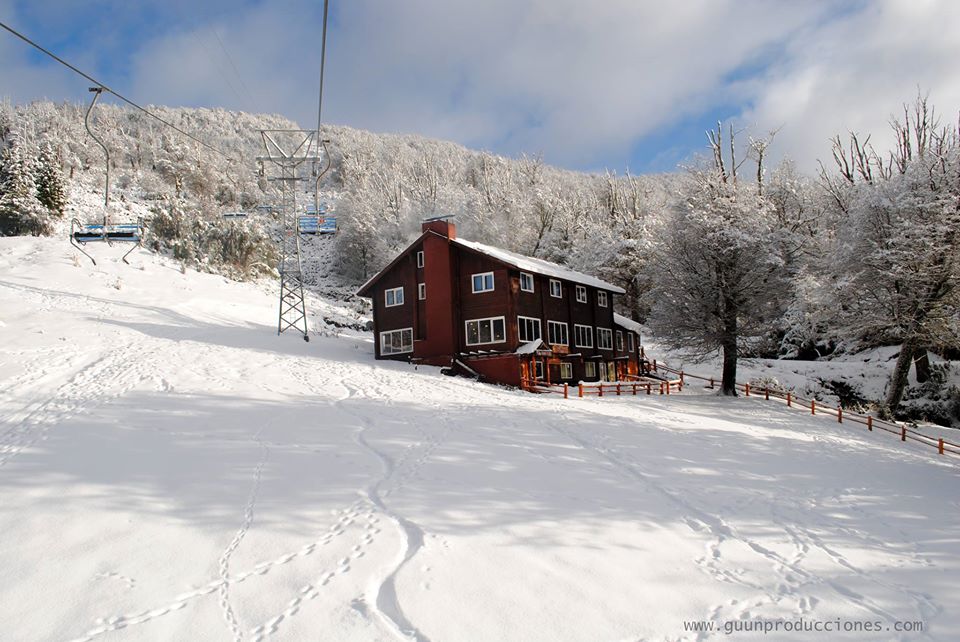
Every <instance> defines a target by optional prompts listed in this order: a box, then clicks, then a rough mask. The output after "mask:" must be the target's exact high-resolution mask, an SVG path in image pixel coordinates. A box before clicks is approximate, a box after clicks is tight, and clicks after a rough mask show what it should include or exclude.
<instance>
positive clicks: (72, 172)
mask: <svg viewBox="0 0 960 642" xmlns="http://www.w3.org/2000/svg"><path fill="white" fill-rule="evenodd" d="M85 108H86V107H85V106H84V105H77V104H68V103H62V104H54V103H50V102H35V103H31V104H27V105H11V104H9V103H5V104H2V105H0V144H2V147H3V150H2V153H0V233H2V234H42V233H49V232H50V231H51V230H53V229H54V228H56V225H57V222H58V221H60V220H62V218H63V217H65V216H66V217H69V216H71V215H77V214H83V215H85V216H89V215H90V214H91V213H90V212H88V211H83V212H81V209H83V208H87V209H89V203H90V202H91V200H90V199H89V198H87V199H86V200H84V199H80V198H79V195H91V194H96V193H98V191H99V192H100V193H102V186H103V181H104V171H103V168H104V161H103V156H102V151H101V149H100V148H99V147H98V146H97V145H96V144H95V143H94V142H93V141H92V140H91V139H90V138H89V137H88V136H87V134H86V132H85V130H84V126H83V115H84V111H85ZM151 109H153V110H155V111H156V112H157V113H158V114H160V115H161V116H162V117H164V118H165V119H168V120H170V121H171V122H174V123H176V124H177V125H178V126H179V127H181V128H183V129H185V130H186V131H190V132H192V133H194V134H195V135H197V136H198V137H200V138H202V139H203V140H205V141H208V142H209V143H210V144H211V145H212V146H214V147H216V148H217V149H220V150H223V152H224V153H223V155H217V154H214V153H212V152H210V151H208V150H206V149H204V148H202V147H200V146H198V145H196V144H195V143H192V142H191V141H189V140H185V139H184V138H183V137H181V136H180V135H179V134H177V133H176V132H172V131H170V130H169V129H167V128H165V127H164V126H163V125H161V124H159V123H157V122H156V121H154V120H152V119H150V118H149V117H147V116H146V115H144V114H142V113H140V112H137V111H134V110H131V109H127V108H123V107H117V106H113V105H101V106H98V108H97V112H96V115H95V119H94V128H95V130H96V131H97V132H98V134H100V135H102V137H103V138H104V140H105V142H106V144H107V146H108V147H109V148H110V149H111V182H112V194H113V196H112V198H113V199H114V203H115V204H114V206H113V207H114V210H112V211H111V214H113V215H117V216H122V215H123V213H124V211H125V210H126V211H127V212H133V211H138V212H139V211H143V212H146V213H147V216H148V217H149V218H150V224H149V228H150V230H151V232H152V233H153V239H152V241H151V243H152V246H153V247H154V248H155V249H157V250H161V251H168V252H171V253H173V254H174V255H175V256H177V257H178V258H180V259H181V260H184V261H189V262H193V263H195V264H197V265H199V266H201V267H204V268H206V269H211V270H223V271H225V272H227V273H229V274H231V275H234V276H238V277H252V276H255V275H258V274H264V273H270V271H271V269H272V266H273V265H274V262H275V258H274V253H275V249H274V247H275V243H274V240H275V238H276V235H277V233H278V230H277V226H276V223H275V221H272V220H270V219H269V218H263V217H261V218H258V217H250V218H249V219H248V220H246V221H230V222H224V221H223V219H222V214H223V212H224V211H230V210H246V211H253V210H254V208H255V207H256V206H257V205H259V204H272V203H275V202H276V200H277V196H278V195H277V193H276V188H275V186H274V183H272V182H270V181H269V180H268V178H269V174H270V169H269V168H266V171H261V169H260V168H259V166H258V164H257V162H256V160H255V159H256V157H257V156H258V155H260V154H261V150H262V147H261V141H260V135H259V133H258V131H257V130H258V129H262V128H268V129H269V128H294V127H296V125H295V124H294V123H291V122H289V121H287V120H286V119H284V118H282V117H279V116H269V115H251V114H245V113H237V112H228V111H225V110H218V109H175V108H165V107H153V108H151ZM891 122H892V127H893V128H894V133H895V140H896V144H895V145H894V146H893V148H892V149H889V150H884V149H875V148H874V147H873V146H871V144H870V143H869V138H868V137H867V136H866V135H865V134H864V135H857V134H840V135H838V136H837V138H836V139H834V140H833V141H832V144H831V143H830V142H829V141H828V142H825V144H824V162H823V164H822V166H821V171H820V172H819V173H818V175H815V176H807V175H804V174H802V173H801V172H799V171H797V169H796V168H795V167H794V166H793V165H792V164H791V163H790V162H789V161H784V162H782V163H780V164H778V165H777V166H769V162H768V160H767V159H768V157H769V156H771V155H772V154H771V150H772V149H773V146H775V145H776V138H775V136H774V137H769V136H768V137H759V138H753V137H750V136H749V135H748V134H746V133H737V132H734V131H733V130H731V129H723V128H720V127H718V129H717V130H715V131H712V132H709V136H708V138H707V140H706V144H705V146H704V156H703V158H702V159H700V160H698V161H696V162H694V163H692V165H691V167H688V168H683V169H678V171H677V172H676V173H671V174H662V175H641V176H632V175H630V174H616V173H613V172H608V173H604V174H585V173H578V172H572V171H566V170H561V169H557V168H554V167H551V166H549V165H546V164H545V163H544V162H543V161H542V159H541V158H539V157H537V156H525V157H521V158H519V159H508V158H504V157H501V156H497V155H494V154H490V153H486V152H479V151H472V150H468V149H466V148H464V147H461V146H459V145H456V144H453V143H449V142H442V141H435V140H428V139H424V138H420V137H416V136H402V135H387V134H372V133H369V132H364V131H358V130H354V129H350V128H347V127H337V126H330V127H325V128H324V130H323V133H322V136H323V137H324V138H326V139H329V141H330V143H329V157H330V161H331V167H330V171H329V172H328V173H327V174H326V175H325V176H324V177H323V180H322V184H321V187H322V189H323V192H324V194H325V195H326V197H327V198H329V199H330V200H331V201H332V202H333V203H334V204H335V208H336V211H337V215H338V222H339V227H340V233H339V234H338V235H337V236H336V238H335V240H334V243H335V251H336V254H337V256H338V257H339V260H338V261H337V265H338V269H339V270H340V272H341V274H340V276H341V278H342V279H343V280H344V281H345V282H347V283H354V284H356V283H360V282H362V281H363V280H365V279H366V278H367V277H368V276H370V275H371V274H373V273H375V272H376V271H377V270H378V269H380V268H381V267H382V266H383V265H385V264H386V263H387V262H388V261H389V260H390V259H391V258H392V257H393V256H394V255H395V253H396V252H397V251H398V250H399V249H401V248H403V247H405V246H406V245H407V244H408V243H409V242H410V241H411V240H412V239H413V238H415V237H416V236H417V235H418V234H419V232H420V221H421V220H422V219H423V218H426V217H429V216H435V215H441V214H442V215H453V216H455V220H456V222H457V224H458V227H459V233H460V235H462V236H463V237H465V238H470V239H472V240H477V241H480V242H484V243H489V244H492V245H497V246H501V247H505V248H507V249H510V250H514V251H517V252H521V253H523V254H527V255H532V256H537V257H540V258H544V259H547V260H551V261H555V262H558V263H562V264H565V265H568V266H570V267H572V268H574V269H577V270H582V271H585V272H589V273H593V274H596V275H598V276H600V277H602V278H605V279H607V280H609V281H611V282H613V283H616V284H618V285H620V286H622V287H623V288H624V289H625V290H626V291H627V296H626V297H624V300H623V301H622V302H621V305H622V308H623V309H622V312H624V313H625V314H626V315H628V316H630V317H632V318H634V319H636V320H638V321H641V322H644V323H646V324H648V325H649V326H650V327H651V328H652V329H653V330H654V331H655V332H656V334H657V335H658V337H660V338H661V340H662V341H663V342H665V343H666V344H667V345H670V346H672V347H674V348H676V349H680V350H682V351H684V352H686V353H689V354H696V355H706V354H711V353H717V352H719V353H721V354H722V355H723V356H724V370H725V372H727V370H728V369H732V372H735V371H736V362H737V359H738V358H744V357H758V356H762V357H779V358H787V359H816V358H822V357H828V356H830V355H832V354H836V353H842V352H852V351H857V350H861V349H865V348H870V347H876V346H882V345H902V346H903V347H902V349H901V350H900V353H899V357H898V359H897V360H896V363H895V364H892V368H891V369H892V375H891V379H890V383H889V385H888V389H887V393H886V398H885V399H884V400H883V404H884V405H885V407H886V408H887V409H888V410H890V411H893V410H896V409H899V412H900V414H901V415H902V414H903V413H904V412H907V410H905V408H909V407H910V406H904V404H903V402H904V396H905V394H907V390H906V384H907V373H908V372H909V371H910V369H911V368H912V367H916V373H917V375H918V382H919V383H920V384H924V385H928V387H929V388H930V389H929V390H926V391H925V392H924V393H923V394H924V395H925V399H933V401H934V402H935V403H934V405H933V406H930V405H924V406H913V407H914V408H916V407H921V410H918V411H916V412H919V413H925V414H927V415H930V414H931V413H939V416H937V417H936V419H938V420H939V421H941V422H946V423H949V422H950V421H951V420H953V421H960V393H958V391H957V390H956V388H951V387H950V386H949V385H947V381H948V380H949V375H950V372H949V364H944V365H936V364H933V365H931V362H930V359H929V356H930V355H939V356H941V357H946V358H954V359H955V358H956V357H957V355H958V352H960V287H958V285H960V131H958V128H957V126H956V124H955V122H956V121H955V120H954V119H944V120H943V121H941V120H940V119H939V118H938V115H937V113H936V111H935V110H934V108H933V107H932V105H930V104H928V102H927V100H926V99H925V98H924V97H922V96H921V97H919V98H918V99H917V100H916V101H915V102H913V103H911V104H908V105H905V106H904V107H903V110H902V111H901V112H900V113H899V114H898V115H897V116H895V117H893V118H892V121H891ZM301 196H302V198H303V200H304V203H305V202H306V200H307V199H308V198H311V197H310V196H309V195H308V194H306V193H304V194H302V195H301ZM71 201H76V202H71ZM97 215H99V213H97ZM853 401H857V400H856V399H854V400H853ZM862 401H865V400H862Z"/></svg>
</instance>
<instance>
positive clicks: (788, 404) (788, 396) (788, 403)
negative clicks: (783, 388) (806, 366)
mask: <svg viewBox="0 0 960 642" xmlns="http://www.w3.org/2000/svg"><path fill="white" fill-rule="evenodd" d="M792 405H793V403H791V401H790V393H789V392H787V408H789V407H790V406H792Z"/></svg>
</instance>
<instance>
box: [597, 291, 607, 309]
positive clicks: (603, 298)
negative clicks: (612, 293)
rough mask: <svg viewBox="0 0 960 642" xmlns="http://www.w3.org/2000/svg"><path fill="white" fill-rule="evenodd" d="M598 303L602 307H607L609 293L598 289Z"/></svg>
mask: <svg viewBox="0 0 960 642" xmlns="http://www.w3.org/2000/svg"><path fill="white" fill-rule="evenodd" d="M597 305H599V306H600V307H601V308H605V307H607V293H606V292H604V291H603V290H598V291H597Z"/></svg>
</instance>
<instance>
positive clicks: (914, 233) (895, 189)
mask: <svg viewBox="0 0 960 642" xmlns="http://www.w3.org/2000/svg"><path fill="white" fill-rule="evenodd" d="M894 130H895V133H896V140H897V147H896V149H895V150H894V151H893V152H892V153H891V154H890V155H889V156H888V157H887V158H886V159H885V158H883V157H881V156H880V155H879V154H878V153H876V152H875V150H873V149H872V148H870V147H868V146H858V145H857V144H856V143H855V142H852V143H851V150H853V151H852V153H851V156H850V158H852V159H853V160H854V162H853V166H854V167H855V168H856V171H853V172H851V171H846V170H845V167H844V165H843V164H842V163H839V167H840V174H841V177H842V179H843V180H844V181H845V182H846V183H847V186H846V188H845V189H844V191H843V192H842V196H841V198H840V199H837V201H838V202H840V201H843V203H844V208H845V210H846V213H847V215H848V225H846V226H845V227H844V228H843V229H842V230H840V234H841V241H842V244H841V246H840V249H841V252H839V253H838V256H837V260H836V262H835V264H834V270H835V273H836V274H837V276H838V278H839V279H840V280H839V283H840V286H841V287H840V288H839V290H838V295H839V303H840V304H841V305H842V306H843V309H844V311H845V315H844V319H845V321H846V323H845V327H846V329H847V331H848V332H851V333H855V334H856V335H857V336H859V337H861V338H862V339H864V340H865V341H868V342H870V343H901V344H902V348H901V351H900V356H899V357H898V359H897V362H896V365H895V366H894V370H893V372H892V373H891V376H890V382H889V384H888V386H887V394H886V399H885V405H886V410H887V411H888V412H891V413H892V412H896V410H897V408H898V406H899V405H900V402H901V400H902V398H903V392H904V389H905V387H906V382H907V375H908V373H909V370H910V366H911V365H912V363H913V362H914V360H915V359H922V358H924V357H925V356H926V352H927V350H928V349H931V348H938V347H940V348H947V347H950V348H955V347H956V346H958V345H960V327H958V325H957V323H956V316H957V310H958V309H960V130H958V129H956V128H939V127H938V125H937V120H936V117H935V114H934V112H933V110H932V108H930V107H929V106H928V105H927V103H926V99H924V98H920V99H918V101H917V102H916V104H915V105H914V108H913V111H911V110H910V109H909V108H905V118H904V120H902V121H899V120H898V121H894ZM853 140H855V139H853ZM837 184H839V182H838V183H837ZM838 193H839V190H838Z"/></svg>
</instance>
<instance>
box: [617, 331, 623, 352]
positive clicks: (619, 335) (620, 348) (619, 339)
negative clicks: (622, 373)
mask: <svg viewBox="0 0 960 642" xmlns="http://www.w3.org/2000/svg"><path fill="white" fill-rule="evenodd" d="M617 352H623V332H621V331H620V330H617Z"/></svg>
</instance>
